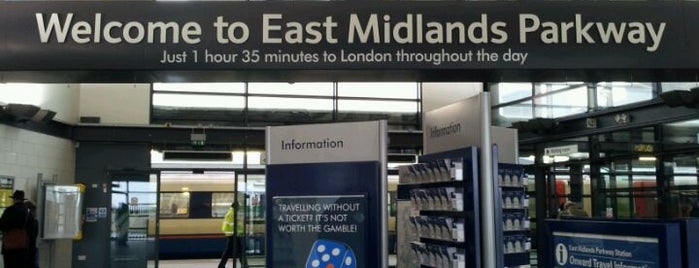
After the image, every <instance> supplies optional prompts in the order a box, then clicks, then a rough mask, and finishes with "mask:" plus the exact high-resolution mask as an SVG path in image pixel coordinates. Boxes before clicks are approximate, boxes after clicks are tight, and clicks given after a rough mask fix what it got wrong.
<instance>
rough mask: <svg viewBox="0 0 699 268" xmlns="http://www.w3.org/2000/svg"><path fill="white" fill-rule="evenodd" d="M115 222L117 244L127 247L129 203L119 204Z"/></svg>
mask: <svg viewBox="0 0 699 268" xmlns="http://www.w3.org/2000/svg"><path fill="white" fill-rule="evenodd" d="M114 224H115V225H116V231H117V238H116V243H117V246H121V247H126V246H127V244H126V242H127V241H129V205H127V204H126V203H121V204H119V207H118V208H117V210H116V220H115V221H114Z"/></svg>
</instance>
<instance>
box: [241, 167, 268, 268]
mask: <svg viewBox="0 0 699 268" xmlns="http://www.w3.org/2000/svg"><path fill="white" fill-rule="evenodd" d="M240 179H241V181H242V177H240ZM266 199H267V196H266V195H265V176H264V175H253V174H249V175H248V176H247V183H246V184H245V201H244V203H243V204H245V208H246V209H245V226H246V229H245V234H246V237H245V240H246V241H245V254H246V256H247V258H246V260H247V263H248V264H249V265H256V264H264V256H265V243H264V241H265V207H266Z"/></svg>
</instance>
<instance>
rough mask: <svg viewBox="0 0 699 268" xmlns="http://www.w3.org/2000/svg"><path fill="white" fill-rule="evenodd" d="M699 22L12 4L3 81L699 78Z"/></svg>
mask: <svg viewBox="0 0 699 268" xmlns="http://www.w3.org/2000/svg"><path fill="white" fill-rule="evenodd" d="M622 8H623V10H624V12H619V10H620V9H622ZM698 12H699V3H695V2H687V1H682V2H623V3H620V2H565V3H563V2H561V3H559V2H539V3H529V2H527V3H520V2H485V3H484V2H460V3H459V2H429V3H426V2H400V3H398V2H395V3H391V2H363V3H360V4H357V3H349V2H159V1H148V2H123V1H98V2H84V1H80V2H64V1H61V2H43V1H30V2H14V1H10V2H8V1H3V2H0V36H1V37H2V38H0V70H65V69H69V70H75V69H80V70H115V69H128V70H235V69H250V68H255V69H272V68H274V69H279V68H284V69H302V70H307V69H343V70H346V69H371V68H392V69H504V68H508V69H530V68H537V69H540V68H568V69H570V68H621V69H628V68H696V67H699V51H697V50H696V49H694V48H696V47H697V46H699V40H698V39H697V37H696V36H697V34H694V33H699V26H697V25H699V18H696V16H694V15H693V14H696V13H698Z"/></svg>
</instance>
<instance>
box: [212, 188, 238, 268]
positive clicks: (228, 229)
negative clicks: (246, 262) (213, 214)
mask: <svg viewBox="0 0 699 268" xmlns="http://www.w3.org/2000/svg"><path fill="white" fill-rule="evenodd" d="M237 208H238V204H237V203H236V202H233V203H232V204H231V207H229V208H228V212H226V216H224V217H223V223H221V231H222V232H223V234H225V235H226V248H225V249H224V250H223V254H221V261H220V262H219V263H218V268H225V267H226V262H228V259H229V258H233V257H235V258H237V257H240V256H241V254H239V253H240V252H241V251H242V249H241V248H240V246H241V243H240V242H239V241H238V237H237V236H236V233H241V232H242V231H243V230H242V227H241V226H236V224H235V210H236V209H237ZM236 228H237V229H238V230H236ZM235 258H234V259H233V267H235V265H236V264H235Z"/></svg>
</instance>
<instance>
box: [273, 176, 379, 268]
mask: <svg viewBox="0 0 699 268" xmlns="http://www.w3.org/2000/svg"><path fill="white" fill-rule="evenodd" d="M379 169H380V167H379V163H378V162H352V163H315V164H284V165H269V166H268V167H267V185H266V187H267V198H268V202H267V218H268V219H269V221H268V223H267V234H268V236H267V252H268V254H267V256H266V257H267V266H268V267H275V268H299V267H309V268H315V267H322V268H325V267H335V268H339V267H380V263H381V258H382V257H381V255H380V254H379V252H380V243H379V239H380V237H381V236H382V234H381V231H380V228H379V226H380V225H381V217H380V209H381V207H380V205H379V202H378V201H379V195H380V194H381V190H380V189H381V187H380V186H379ZM321 246H322V247H321ZM319 247H320V248H319ZM323 247H325V249H328V248H330V249H329V250H331V252H330V255H328V256H327V257H326V256H325V254H323V253H326V251H325V249H323ZM335 248H338V249H339V250H340V251H341V252H336V253H337V254H338V255H333V252H332V250H333V249H335ZM318 254H320V255H318ZM340 255H342V256H344V257H345V259H346V258H347V257H350V258H351V259H353V260H356V262H355V261H350V262H349V263H350V264H349V265H346V264H345V261H346V260H345V259H340V258H339V257H340ZM318 258H320V259H318ZM314 260H319V262H318V263H317V264H318V265H321V264H322V266H313V264H316V263H315V262H314ZM334 262H337V263H334ZM340 263H343V265H336V264H340ZM328 264H332V266H327V265H328Z"/></svg>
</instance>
